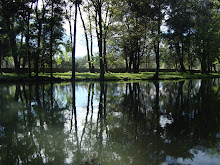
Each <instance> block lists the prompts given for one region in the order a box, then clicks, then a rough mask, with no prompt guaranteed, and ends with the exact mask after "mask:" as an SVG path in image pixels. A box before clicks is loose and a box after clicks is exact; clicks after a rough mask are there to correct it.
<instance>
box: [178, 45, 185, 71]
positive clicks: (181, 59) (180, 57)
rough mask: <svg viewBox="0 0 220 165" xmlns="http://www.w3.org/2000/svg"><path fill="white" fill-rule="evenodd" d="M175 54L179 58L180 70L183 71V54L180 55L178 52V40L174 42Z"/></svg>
mask: <svg viewBox="0 0 220 165" xmlns="http://www.w3.org/2000/svg"><path fill="white" fill-rule="evenodd" d="M176 54H177V57H178V58H179V63H180V72H185V71H186V69H185V67H184V64H183V56H182V54H181V53H180V45H179V41H177V42H176Z"/></svg>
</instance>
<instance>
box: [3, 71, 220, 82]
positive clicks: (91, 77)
mask: <svg viewBox="0 0 220 165" xmlns="http://www.w3.org/2000/svg"><path fill="white" fill-rule="evenodd" d="M53 75H54V78H50V74H49V73H47V74H42V73H40V74H39V78H36V77H34V74H32V76H33V77H31V78H29V77H28V74H18V75H17V74H15V73H3V74H2V75H0V81H70V80H71V75H72V73H71V72H66V73H54V74H53ZM153 75H154V73H153V72H141V73H138V74H136V73H106V74H105V80H106V81H136V80H152V77H153ZM201 78H220V73H210V74H201V73H195V74H190V73H178V72H161V73H160V74H159V80H180V79H201ZM98 80H99V73H88V72H86V73H76V81H98Z"/></svg>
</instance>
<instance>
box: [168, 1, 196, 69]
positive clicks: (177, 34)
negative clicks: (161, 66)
mask: <svg viewBox="0 0 220 165" xmlns="http://www.w3.org/2000/svg"><path fill="white" fill-rule="evenodd" d="M168 2H169V8H168V12H167V14H168V15H169V19H167V20H166V23H167V26H168V28H169V33H170V35H172V39H173V40H174V47H175V50H176V55H177V58H178V60H179V64H180V72H185V71H186V69H185V66H184V38H185V36H186V34H188V33H189V32H190V31H191V29H192V27H193V11H192V10H191V1H189V0H184V1H179V0H177V1H175V0H170V1H168Z"/></svg>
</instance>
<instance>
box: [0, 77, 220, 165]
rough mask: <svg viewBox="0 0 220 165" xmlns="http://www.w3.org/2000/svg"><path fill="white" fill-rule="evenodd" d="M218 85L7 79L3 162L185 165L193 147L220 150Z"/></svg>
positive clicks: (0, 146) (2, 91) (0, 129)
mask: <svg viewBox="0 0 220 165" xmlns="http://www.w3.org/2000/svg"><path fill="white" fill-rule="evenodd" d="M219 86H220V81H219V79H207V80H189V81H177V82H175V81H172V82H169V81H166V82H158V81H154V82H143V83H127V84H124V83H104V82H100V83H83V84H78V83H71V84H70V83H67V84H52V83H50V84H39V83H35V84H31V83H30V84H0V104H1V107H0V158H1V160H0V164H111V165H114V164H122V165H123V164H126V165H127V164H137V165H139V164H162V163H167V164H169V163H170V164H174V163H176V164H178V163H179V162H178V159H179V158H182V159H184V160H186V159H192V160H193V159H194V155H195V153H193V152H192V150H196V151H197V150H201V151H203V152H206V153H208V154H212V153H215V154H219V141H220V140H219V137H218V135H219V133H220V112H219V111H218V108H217V107H219V106H220V92H219V91H220V88H219ZM210 151H212V152H210Z"/></svg>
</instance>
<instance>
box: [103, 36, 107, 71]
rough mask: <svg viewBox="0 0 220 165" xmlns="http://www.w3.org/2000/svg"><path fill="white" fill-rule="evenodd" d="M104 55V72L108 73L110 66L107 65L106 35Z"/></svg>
mask: <svg viewBox="0 0 220 165" xmlns="http://www.w3.org/2000/svg"><path fill="white" fill-rule="evenodd" d="M103 55H104V70H105V72H108V64H107V60H106V34H105V37H104V51H103Z"/></svg>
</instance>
